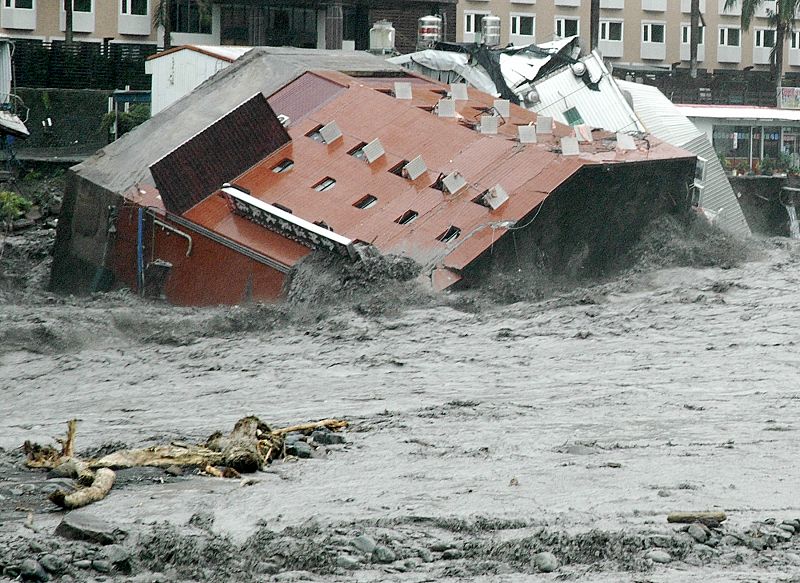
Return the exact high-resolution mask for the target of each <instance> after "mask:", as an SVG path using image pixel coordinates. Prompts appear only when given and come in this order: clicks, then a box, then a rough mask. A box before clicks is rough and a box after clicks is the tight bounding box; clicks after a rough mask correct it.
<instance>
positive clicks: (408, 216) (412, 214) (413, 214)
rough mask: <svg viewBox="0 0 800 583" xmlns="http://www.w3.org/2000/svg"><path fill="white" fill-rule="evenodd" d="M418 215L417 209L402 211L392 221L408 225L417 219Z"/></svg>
mask: <svg viewBox="0 0 800 583" xmlns="http://www.w3.org/2000/svg"><path fill="white" fill-rule="evenodd" d="M418 216H419V213H418V212H417V211H412V210H408V211H406V212H404V213H403V214H402V215H400V216H399V217H397V218H396V219H395V220H394V222H395V223H397V224H399V225H409V224H411V223H413V222H414V221H415V220H416V219H417V217H418Z"/></svg>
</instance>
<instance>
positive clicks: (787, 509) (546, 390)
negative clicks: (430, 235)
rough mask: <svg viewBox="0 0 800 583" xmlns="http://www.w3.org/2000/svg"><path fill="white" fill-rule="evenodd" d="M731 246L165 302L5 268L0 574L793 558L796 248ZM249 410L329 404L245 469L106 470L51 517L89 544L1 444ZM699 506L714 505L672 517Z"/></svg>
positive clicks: (725, 563) (718, 565) (105, 434)
mask: <svg viewBox="0 0 800 583" xmlns="http://www.w3.org/2000/svg"><path fill="white" fill-rule="evenodd" d="M752 246H754V247H756V249H755V252H753V250H752V249H751V252H750V253H749V255H748V259H747V260H745V261H737V262H735V264H724V262H723V264H721V265H716V266H713V265H712V266H706V267H703V266H698V264H697V263H696V262H695V264H692V265H682V266H669V267H662V268H659V267H658V265H656V266H655V267H652V268H647V269H637V270H633V271H628V272H625V273H622V274H620V275H619V276H618V277H615V278H611V279H608V280H605V281H603V282H598V283H594V284H592V285H583V286H581V287H580V288H579V289H573V290H567V291H561V292H554V293H551V294H547V295H545V296H543V297H541V298H538V297H525V294H521V301H516V302H511V303H509V298H508V293H507V290H506V289H505V288H503V289H500V288H491V287H489V288H487V289H484V290H471V291H468V292H460V293H452V294H446V295H445V296H444V297H438V298H432V297H430V296H428V295H426V294H425V293H422V292H420V293H418V295H412V296H411V297H413V298H414V299H413V300H408V301H406V302H405V303H404V302H401V301H399V300H398V301H395V299H396V297H400V296H402V295H403V294H402V293H400V292H394V293H395V294H396V297H395V296H392V295H391V294H390V295H389V300H388V301H387V300H385V299H384V300H380V298H379V297H378V296H380V294H381V293H384V292H379V291H375V292H374V294H375V295H374V296H370V297H359V298H356V299H352V298H350V299H348V301H346V302H345V301H343V302H342V303H341V304H338V305H337V304H336V303H335V302H331V301H330V297H328V303H327V304H326V306H325V307H324V309H323V308H319V309H315V308H313V302H312V303H307V304H304V305H300V307H297V306H295V307H294V308H276V307H269V306H248V307H236V308H207V309H187V308H173V307H169V306H166V305H164V304H157V303H147V302H144V301H141V300H139V299H137V298H135V297H132V296H131V295H130V294H128V293H125V292H123V291H120V292H115V293H112V294H108V295H105V296H96V297H90V298H64V297H59V296H55V295H51V294H48V293H46V292H43V291H41V290H39V289H37V288H36V287H35V286H34V285H33V284H31V283H30V282H27V283H24V285H23V283H20V282H24V281H26V280H24V278H23V279H20V280H18V281H17V286H16V287H14V286H13V285H10V284H9V285H7V286H6V287H5V288H4V289H3V291H2V294H3V295H2V297H1V298H0V299H1V300H2V301H3V304H2V307H0V328H2V331H0V340H2V347H1V348H0V420H2V421H0V428H1V429H2V431H0V448H1V449H0V580H2V579H3V577H5V578H6V579H8V580H10V579H13V578H16V577H18V576H19V577H20V578H27V579H28V580H57V581H128V580H132V581H141V582H144V581H164V582H166V581H228V580H230V581H301V580H303V581H305V580H308V581H403V582H422V581H481V582H483V581H486V582H489V581H501V582H516V581H548V580H552V581H555V580H567V581H571V580H574V581H598V582H600V581H602V582H616V581H629V582H634V581H635V582H641V583H644V582H682V581H718V582H724V581H753V582H755V581H763V582H772V581H800V523H797V522H795V520H796V519H799V518H800V496H798V492H800V489H799V486H798V484H800V463H798V460H799V459H800V437H799V434H798V429H800V422H798V415H799V414H800V376H798V372H800V347H798V344H797V343H798V342H800V334H799V332H800V321H799V320H798V306H800V286H799V285H798V283H800V246H798V245H797V244H796V243H794V242H792V241H789V240H783V239H782V240H769V241H763V242H758V243H757V244H753V245H752ZM701 264H702V262H701ZM34 267H35V266H34ZM31 270H32V271H34V272H35V269H34V268H31ZM25 286H27V287H25ZM406 291H407V289H406ZM336 293H338V292H336V291H335V290H334V292H333V295H335V294H336ZM342 293H344V292H342ZM371 293H372V292H371ZM386 293H388V292H386ZM403 293H404V292H403ZM329 296H330V294H329ZM495 296H496V297H495ZM500 296H502V298H503V301H500V300H498V299H497V298H498V297H500ZM404 297H408V296H404ZM511 299H512V300H513V299H516V298H511ZM351 300H352V301H351ZM292 310H294V311H292ZM249 414H253V415H257V416H259V417H260V418H261V419H263V420H264V421H266V422H268V423H271V424H274V425H276V426H282V425H289V424H292V423H296V422H302V421H309V420H317V419H323V418H330V417H335V418H342V419H346V420H347V421H349V422H350V424H351V425H350V427H349V428H348V429H347V430H345V431H344V432H343V435H344V437H345V440H346V442H345V443H344V444H333V445H324V446H320V447H319V448H318V449H316V450H314V451H313V452H312V453H313V455H312V457H310V458H308V459H294V460H287V461H282V462H280V463H276V464H273V465H272V466H270V468H269V470H268V471H266V472H259V473H256V474H252V475H248V476H246V477H245V478H244V479H242V480H239V479H233V480H226V479H221V478H212V477H207V476H201V475H198V474H197V473H196V472H185V473H183V474H182V475H177V476H175V475H171V474H167V473H166V472H164V471H163V470H155V469H153V470H121V471H120V472H119V477H118V482H117V485H116V486H115V487H114V489H112V491H111V493H110V494H109V496H108V497H107V498H105V499H104V500H102V501H100V502H97V503H95V504H92V505H90V506H87V507H85V508H82V509H79V510H75V511H73V512H72V513H71V514H72V517H71V519H72V520H76V521H78V522H80V521H81V520H83V521H88V522H90V523H91V524H94V525H96V526H97V528H100V529H105V530H106V531H108V532H112V533H113V540H111V541H109V540H106V541H104V542H106V543H107V542H114V541H116V544H110V545H109V544H101V543H100V542H97V541H85V540H68V539H66V538H63V537H60V536H57V535H55V534H54V530H55V529H56V527H57V525H58V524H59V523H60V522H61V521H62V519H64V516H65V514H64V512H62V511H60V510H58V509H57V508H55V507H54V506H53V505H52V504H50V503H49V502H48V501H47V500H46V495H47V493H48V492H49V491H52V489H54V488H55V487H57V486H60V485H62V484H63V482H64V481H65V480H64V479H63V478H57V477H52V476H50V475H48V474H47V473H46V472H42V471H39V472H34V471H28V470H26V469H24V460H23V459H22V454H21V450H20V446H21V445H22V443H23V442H24V441H25V440H32V441H37V442H40V443H50V444H53V443H54V441H53V438H54V437H57V436H61V435H63V434H64V431H65V427H66V425H65V423H66V421H67V420H68V419H71V418H77V419H78V420H79V424H78V433H77V447H78V450H79V453H80V452H83V454H84V455H86V456H87V457H89V456H94V455H97V454H98V453H101V452H107V451H113V450H114V449H120V448H124V447H133V446H136V447H138V446H145V445H150V444H157V443H169V442H170V441H175V440H180V441H189V442H201V441H203V440H204V439H205V438H206V437H207V436H208V435H209V434H210V433H212V432H213V431H215V430H228V429H229V428H230V427H232V425H233V424H234V423H235V422H236V420H237V419H239V418H240V417H243V416H245V415H249ZM696 510H706V511H724V512H725V513H726V515H727V520H726V521H725V522H723V523H722V524H721V525H720V526H719V527H716V528H711V529H708V528H705V527H700V526H699V525H693V526H692V527H691V528H689V529H688V532H687V525H681V524H669V523H667V520H666V517H667V514H668V513H670V512H677V511H696ZM795 530H797V531H798V533H799V534H798V535H797V536H795V535H794V531H795ZM541 553H545V554H541ZM26 561H27V563H26ZM34 563H35V564H34ZM37 565H38V566H39V567H40V568H39V569H37V568H36V566H37ZM45 577H46V578H47V579H45Z"/></svg>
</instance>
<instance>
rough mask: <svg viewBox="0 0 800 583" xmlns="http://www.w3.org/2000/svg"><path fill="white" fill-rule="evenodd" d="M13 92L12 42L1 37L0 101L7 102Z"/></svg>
mask: <svg viewBox="0 0 800 583" xmlns="http://www.w3.org/2000/svg"><path fill="white" fill-rule="evenodd" d="M10 94H11V43H10V42H9V41H7V40H3V39H0V103H7V102H8V100H9V95H10Z"/></svg>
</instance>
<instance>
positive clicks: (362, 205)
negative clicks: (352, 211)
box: [353, 194, 378, 210]
mask: <svg viewBox="0 0 800 583" xmlns="http://www.w3.org/2000/svg"><path fill="white" fill-rule="evenodd" d="M376 204H378V199H377V198H375V197H374V196H372V195H371V194H368V195H366V196H365V197H363V198H360V199H359V200H357V201H356V202H354V203H353V206H354V207H356V208H357V209H362V210H366V209H368V208H372V207H374V206H375V205H376Z"/></svg>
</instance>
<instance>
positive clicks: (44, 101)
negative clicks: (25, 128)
mask: <svg viewBox="0 0 800 583" xmlns="http://www.w3.org/2000/svg"><path fill="white" fill-rule="evenodd" d="M52 105H53V104H52V103H50V94H49V93H48V92H47V91H42V107H44V110H45V111H50V108H51V107H52Z"/></svg>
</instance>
